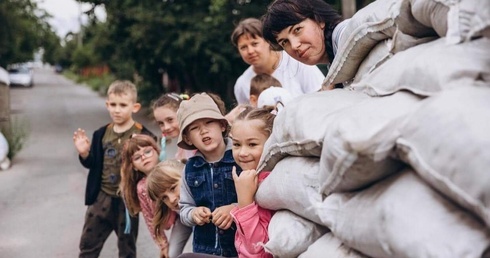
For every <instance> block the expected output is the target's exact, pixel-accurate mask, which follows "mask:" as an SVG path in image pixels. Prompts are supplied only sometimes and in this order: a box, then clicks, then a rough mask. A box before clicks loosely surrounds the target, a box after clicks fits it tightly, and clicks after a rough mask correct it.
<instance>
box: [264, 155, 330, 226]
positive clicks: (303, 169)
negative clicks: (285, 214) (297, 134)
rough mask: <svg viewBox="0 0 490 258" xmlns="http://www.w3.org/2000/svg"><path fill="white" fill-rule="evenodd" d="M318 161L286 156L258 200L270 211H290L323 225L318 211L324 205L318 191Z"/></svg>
mask: <svg viewBox="0 0 490 258" xmlns="http://www.w3.org/2000/svg"><path fill="white" fill-rule="evenodd" d="M318 160H319V159H318V158H312V157H293V156H291V157H286V158H284V159H282V160H281V161H279V162H278V163H277V165H276V166H275V167H274V169H273V170H272V172H271V173H270V174H269V176H268V177H267V178H266V179H265V180H264V181H263V182H262V183H261V184H260V186H259V189H258V190H257V193H256V194H255V200H256V201H257V204H258V205H260V206H261V207H264V208H266V209H269V210H282V209H286V210H290V211H292V212H294V213H296V214H298V215H300V216H302V217H304V218H307V219H309V220H311V221H313V222H316V223H321V220H320V218H319V216H318V213H317V208H318V206H319V205H320V204H321V202H322V195H321V194H320V191H319V190H318V187H319V181H318V171H319V167H320V165H319V163H318Z"/></svg>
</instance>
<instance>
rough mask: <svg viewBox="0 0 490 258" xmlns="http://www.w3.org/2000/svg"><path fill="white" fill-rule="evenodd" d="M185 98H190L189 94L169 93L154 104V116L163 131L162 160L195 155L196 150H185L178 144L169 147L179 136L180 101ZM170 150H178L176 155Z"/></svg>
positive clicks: (185, 158)
mask: <svg viewBox="0 0 490 258" xmlns="http://www.w3.org/2000/svg"><path fill="white" fill-rule="evenodd" d="M185 99H189V96H187V95H185V94H181V95H178V94H176V93H167V94H164V95H162V96H160V97H159V98H158V99H156V100H155V101H154V102H153V104H152V109H153V117H154V118H155V121H156V122H157V124H158V127H160V130H161V131H162V139H161V142H160V145H161V152H160V161H163V160H166V159H167V158H176V159H178V160H184V161H186V160H187V159H188V158H190V157H192V156H194V153H195V151H189V150H184V149H182V148H179V147H177V146H172V147H174V148H168V147H170V144H175V141H176V139H177V137H178V136H179V132H180V128H179V121H177V110H178V109H179V105H180V102H182V100H185ZM170 150H177V151H176V152H175V155H174V153H173V152H172V153H171V152H169V151H170Z"/></svg>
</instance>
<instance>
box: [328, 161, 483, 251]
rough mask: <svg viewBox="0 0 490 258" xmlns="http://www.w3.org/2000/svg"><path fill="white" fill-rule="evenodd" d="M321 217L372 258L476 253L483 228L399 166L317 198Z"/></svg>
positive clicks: (458, 207) (481, 239)
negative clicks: (365, 183) (365, 184)
mask: <svg viewBox="0 0 490 258" xmlns="http://www.w3.org/2000/svg"><path fill="white" fill-rule="evenodd" d="M322 207H323V211H322V216H321V217H322V219H323V220H324V225H328V227H329V228H330V230H331V231H332V233H333V234H334V235H335V236H336V237H337V238H339V239H340V241H342V242H343V243H344V244H345V245H347V246H350V247H352V248H354V249H356V250H358V251H360V252H362V253H364V254H366V255H369V256H372V257H379V258H383V257H397V258H405V257H413V258H424V257H445V258H452V257H454V258H461V257H468V258H470V257H480V256H481V255H482V253H483V251H484V250H485V248H486V247H487V246H488V245H489V244H490V237H489V234H488V229H487V228H485V227H484V225H483V224H482V223H481V222H480V221H479V220H477V219H476V217H474V216H473V215H472V214H470V213H468V212H466V211H465V210H463V209H461V207H460V206H457V205H455V204H454V203H453V202H451V201H449V200H448V199H446V198H445V197H443V196H442V195H441V194H439V193H438V192H436V191H435V190H434V189H432V188H431V187H430V186H429V185H428V184H427V183H426V182H424V181H423V180H422V179H421V178H419V177H418V176H417V175H416V174H415V172H414V171H413V170H410V169H408V170H404V171H401V172H400V173H397V174H394V175H392V176H390V177H389V178H386V179H384V180H383V181H381V182H378V183H376V184H375V185H373V186H371V187H369V188H368V189H365V190H362V191H359V192H354V193H335V194H332V195H330V196H327V197H326V199H325V201H324V202H323V206H322Z"/></svg>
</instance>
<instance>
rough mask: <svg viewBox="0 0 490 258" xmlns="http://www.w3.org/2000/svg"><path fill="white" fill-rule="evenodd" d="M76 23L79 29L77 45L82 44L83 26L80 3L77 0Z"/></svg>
mask: <svg viewBox="0 0 490 258" xmlns="http://www.w3.org/2000/svg"><path fill="white" fill-rule="evenodd" d="M77 3H78V24H79V25H80V30H79V31H78V47H81V46H82V45H83V27H82V14H83V12H82V3H81V2H78V1H77Z"/></svg>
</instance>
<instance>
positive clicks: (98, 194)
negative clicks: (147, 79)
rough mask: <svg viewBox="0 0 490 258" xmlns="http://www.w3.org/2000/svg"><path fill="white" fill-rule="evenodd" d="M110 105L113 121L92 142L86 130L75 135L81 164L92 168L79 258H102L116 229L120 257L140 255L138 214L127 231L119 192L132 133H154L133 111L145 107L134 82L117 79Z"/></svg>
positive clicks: (86, 197) (108, 95)
mask: <svg viewBox="0 0 490 258" xmlns="http://www.w3.org/2000/svg"><path fill="white" fill-rule="evenodd" d="M106 107H107V110H108V111H109V114H110V116H111V119H112V122H111V123H109V124H107V125H104V126H103V127H101V128H99V129H98V130H97V131H95V132H94V134H93V136H92V142H90V140H89V139H88V137H87V135H86V134H85V131H84V130H83V129H80V128H78V130H77V131H75V132H74V134H73V141H74V144H75V148H76V149H77V151H78V154H79V160H80V163H81V164H82V165H83V166H84V167H86V168H88V169H89V173H88V178H87V188H86V192H85V205H88V207H87V212H86V215H85V223H84V226H83V231H82V236H81V239H80V255H79V257H98V256H99V253H100V251H101V250H102V247H103V245H104V242H105V241H106V239H107V238H108V237H109V235H110V233H111V232H112V231H114V232H115V233H116V235H117V237H118V239H117V241H118V248H119V257H136V245H135V244H136V236H137V233H138V217H134V218H131V232H130V233H129V234H125V233H124V230H125V226H126V209H125V206H124V202H123V200H122V198H121V197H120V196H119V195H118V188H119V182H120V171H121V151H122V147H123V144H124V142H125V140H127V139H129V137H130V136H131V135H133V134H135V133H136V134H140V133H144V134H148V135H152V136H153V134H152V133H151V132H150V131H149V130H148V129H146V128H145V127H144V126H143V125H141V124H140V123H137V122H135V121H134V120H133V117H132V115H133V113H136V112H138V111H139V109H140V107H141V105H140V104H139V103H138V102H137V92H136V87H135V85H134V84H133V83H131V82H129V81H115V82H113V83H112V84H111V85H110V86H109V89H108V90H107V100H106Z"/></svg>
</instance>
